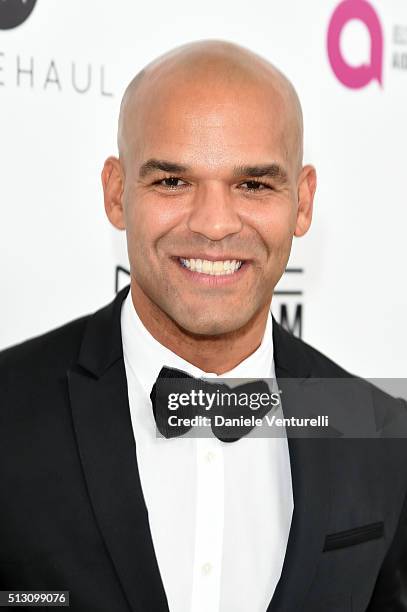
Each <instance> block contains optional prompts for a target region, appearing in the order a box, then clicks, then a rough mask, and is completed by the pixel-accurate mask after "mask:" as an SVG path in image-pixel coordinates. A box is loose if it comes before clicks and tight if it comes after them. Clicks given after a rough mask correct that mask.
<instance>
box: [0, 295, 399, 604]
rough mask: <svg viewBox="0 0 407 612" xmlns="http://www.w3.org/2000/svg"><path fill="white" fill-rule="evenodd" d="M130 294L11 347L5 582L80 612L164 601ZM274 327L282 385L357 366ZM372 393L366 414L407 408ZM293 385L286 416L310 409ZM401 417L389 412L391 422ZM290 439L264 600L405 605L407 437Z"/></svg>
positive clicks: (2, 522)
mask: <svg viewBox="0 0 407 612" xmlns="http://www.w3.org/2000/svg"><path fill="white" fill-rule="evenodd" d="M127 292H128V287H126V288H125V289H124V290H122V291H121V292H120V293H119V294H118V295H117V296H116V298H115V300H114V301H113V302H112V303H111V304H110V305H108V306H107V307H105V308H102V309H101V310H99V311H98V312H96V313H95V314H93V315H91V316H86V317H83V318H81V319H79V320H76V321H73V322H70V323H68V324H67V325H65V326H64V327H61V328H60V329H57V330H55V331H52V332H49V333H47V334H45V335H43V336H40V337H38V338H35V339H32V340H29V341H27V342H24V343H22V344H20V345H18V346H15V347H12V348H10V349H7V350H5V351H3V352H2V353H0V486H1V493H0V590H48V591H50V590H51V591H52V590H56V589H57V590H68V591H70V609H71V610H72V611H75V612H77V611H81V612H130V611H131V612H166V611H168V604H167V600H166V595H165V591H164V588H163V584H162V581H161V577H160V573H159V569H158V565H157V561H156V558H155V554H154V548H153V544H152V540H151V534H150V530H149V524H148V514H147V510H146V506H145V503H144V499H143V494H142V489H141V486H140V479H139V474H138V468H137V459H136V448H135V441H134V437H133V431H132V426H131V420H130V412H129V404H128V396H127V381H126V375H125V369H124V362H123V354H122V344H121V330H120V310H121V305H122V302H123V299H124V298H125V296H126V295H127ZM273 326H274V327H273V339H274V351H275V354H274V358H275V368H276V376H277V379H278V381H279V383H280V387H281V386H283V387H284V381H285V379H288V378H294V379H297V380H298V381H299V384H300V385H301V389H302V391H301V393H306V392H307V389H312V390H313V391H312V392H315V389H316V388H317V387H315V385H316V384H319V383H318V382H315V379H316V378H319V377H321V378H327V377H330V378H333V379H340V378H342V377H346V376H350V375H349V374H347V373H346V372H344V370H342V369H340V368H339V367H338V366H337V365H335V364H334V363H333V362H331V361H330V360H329V359H327V358H326V357H324V356H323V355H321V354H320V353H319V352H318V351H316V350H315V349H313V348H311V347H310V346H308V345H307V344H305V343H304V342H302V341H301V340H299V339H297V338H295V337H293V336H292V335H291V334H289V333H288V332H286V331H285V330H284V329H283V328H282V327H281V326H280V325H279V324H278V323H277V322H276V321H275V320H274V321H273ZM355 380H356V381H358V380H359V379H355ZM313 381H314V382H313ZM357 385H359V386H360V389H363V390H364V391H365V390H366V389H365V387H366V385H368V383H365V382H364V381H360V382H357ZM358 389H359V387H357V391H358ZM368 389H369V393H367V394H366V393H361V395H360V397H369V398H370V399H369V400H363V401H362V400H358V401H357V402H356V403H355V404H356V409H358V407H359V406H361V405H362V404H364V405H363V406H361V407H363V408H364V409H366V407H367V409H368V411H370V413H371V414H373V415H374V419H375V422H376V424H378V425H379V426H380V429H381V430H384V431H385V430H386V423H388V421H389V419H388V418H387V414H388V410H390V411H391V410H392V409H394V408H397V410H398V413H400V412H403V411H405V410H406V405H405V403H404V402H403V401H402V400H395V399H393V398H390V397H389V396H388V395H386V394H385V393H383V392H381V391H379V390H378V389H376V388H375V387H373V386H370V385H369V386H368ZM304 390H305V391H304ZM290 393H291V391H290V389H288V390H287V395H286V396H285V398H284V400H283V410H284V413H285V414H293V413H294V412H295V411H297V412H298V411H299V412H301V407H300V406H299V403H298V401H295V402H294V401H290ZM332 393H333V392H332ZM357 395H358V392H357ZM297 399H298V398H297ZM333 400H334V401H335V402H336V403H337V400H338V398H333ZM390 420H391V419H390ZM379 421H380V423H379ZM393 421H394V419H393ZM401 427H402V424H401V422H400V423H399V424H397V426H396V428H394V422H393V430H392V431H393V433H394V431H396V430H397V431H399V430H400V428H401ZM288 435H289V438H288V442H289V452H290V461H291V471H292V482H293V495H294V513H293V519H292V525H291V530H290V534H289V540H288V546H287V551H286V555H285V560H284V566H283V570H282V574H281V578H280V581H279V583H278V585H277V588H276V591H275V593H274V596H273V598H272V601H271V602H270V604H269V606H268V608H267V611H268V612H298V611H307V612H318V611H320V612H322V611H323V612H362V611H365V610H368V611H369V612H379V611H380V612H391V611H394V612H396V611H398V612H399V611H403V610H404V611H406V610H407V603H406V601H405V599H403V585H404V584H405V582H406V575H405V569H406V559H405V556H406V553H405V551H406V549H407V533H406V531H407V529H406V525H407V502H405V495H406V490H407V448H406V446H407V442H406V440H405V438H404V437H403V436H402V435H401V436H400V437H399V438H398V439H396V438H395V437H394V436H393V435H392V436H391V437H386V436H385V435H382V434H380V437H379V438H378V439H360V438H359V439H344V438H343V437H335V436H334V437H332V438H330V437H327V438H323V439H313V438H311V439H304V438H300V437H297V436H291V435H290V432H288ZM260 503H261V499H259V504H260ZM242 529H244V525H242ZM236 554H237V555H238V554H239V547H238V543H236ZM236 588H237V589H244V588H245V585H244V584H239V585H236ZM47 609H48V608H47ZM223 612H233V610H227V611H223ZM248 612H250V611H249V610H248Z"/></svg>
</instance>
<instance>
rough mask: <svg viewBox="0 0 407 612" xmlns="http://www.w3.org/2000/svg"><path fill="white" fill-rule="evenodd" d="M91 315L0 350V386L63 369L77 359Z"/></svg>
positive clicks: (63, 370)
mask: <svg viewBox="0 0 407 612" xmlns="http://www.w3.org/2000/svg"><path fill="white" fill-rule="evenodd" d="M89 317H90V315H87V316H84V317H81V318H78V319H75V320H73V321H69V322H68V323H65V324H64V325H62V326H60V327H58V328H56V329H53V330H51V331H48V332H46V333H44V334H41V335H39V336H36V337H34V338H30V339H29V340H25V341H24V342H21V343H19V344H16V345H14V346H11V347H9V348H7V349H4V350H2V351H0V389H1V388H2V389H5V388H7V387H10V386H11V385H13V386H14V385H16V384H20V383H21V384H24V382H26V383H27V384H28V383H29V382H30V380H32V381H35V380H39V379H41V380H42V379H44V377H46V378H48V379H49V378H50V377H52V376H53V375H55V374H58V373H59V372H60V373H64V372H66V370H67V368H69V367H71V366H72V365H73V364H74V363H75V362H76V360H77V357H78V354H79V349H80V346H81V341H82V337H83V332H84V329H85V326H86V324H87V321H88V319H89Z"/></svg>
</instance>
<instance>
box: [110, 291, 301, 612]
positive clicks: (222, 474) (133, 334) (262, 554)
mask: <svg viewBox="0 0 407 612" xmlns="http://www.w3.org/2000/svg"><path fill="white" fill-rule="evenodd" d="M121 329H122V341H123V352H124V363H125V368H126V377H127V385H128V395H129V404H130V413H131V421H132V427H133V432H134V438H135V443H136V453H137V461H138V469H139V473H140V480H141V486H142V490H143V495H144V499H145V503H146V507H147V510H148V517H149V524H150V531H151V536H152V541H153V545H154V550H155V554H156V558H157V563H158V567H159V570H160V573H161V579H162V582H163V585H164V589H165V592H166V595H167V599H168V605H169V609H170V612H231V611H233V612H248V611H250V612H265V611H266V609H267V606H268V604H269V602H270V600H271V598H272V596H273V593H274V590H275V587H276V585H277V582H278V580H279V577H280V574H281V569H282V565H283V561H284V556H285V552H286V547H287V541H288V534H289V530H290V525H291V517H292V512H293V507H294V504H293V494H292V483H291V470H290V458H289V452H288V444H287V438H286V437H285V436H283V437H281V436H280V437H262V438H257V437H253V436H252V435H251V434H253V432H254V430H253V431H252V432H250V434H249V435H248V436H245V437H243V438H241V439H240V440H237V441H235V442H221V441H220V440H218V439H217V438H216V437H215V436H213V435H212V436H210V437H207V438H199V437H183V436H180V437H178V438H171V439H166V438H162V437H157V433H156V426H155V421H154V415H153V412H152V407H151V402H150V391H151V388H152V386H153V384H154V382H155V380H156V378H157V376H158V373H159V371H160V370H161V368H162V367H163V366H164V365H166V366H168V367H171V368H178V369H181V370H184V371H185V372H187V373H188V374H190V375H192V376H196V377H206V378H208V377H210V378H217V375H216V374H214V373H210V372H209V373H208V372H203V371H202V370H200V369H199V368H197V367H196V366H194V365H192V364H191V363H188V362H187V361H185V360H184V359H182V358H181V357H179V356H178V355H176V354H175V353H173V352H172V351H170V350H169V349H167V348H166V347H164V346H163V345H161V344H160V343H159V342H158V341H157V340H155V338H153V336H152V335H151V334H150V333H149V332H148V331H147V329H146V328H145V327H144V325H143V323H142V322H141V320H140V318H139V317H138V315H137V312H136V310H135V308H134V305H133V301H132V298H131V292H129V294H128V296H127V297H126V299H125V301H124V303H123V307H122V313H121ZM219 378H275V373H274V360H273V335H272V318H271V314H270V315H269V317H268V320H267V325H266V330H265V334H264V337H263V340H262V343H261V344H260V346H259V347H258V349H257V350H256V351H255V352H254V353H253V354H252V355H250V356H249V357H247V359H245V360H244V361H242V362H241V363H240V364H238V365H237V366H236V367H235V368H233V370H230V371H229V372H227V373H225V374H222V375H220V376H219ZM134 554H137V551H134Z"/></svg>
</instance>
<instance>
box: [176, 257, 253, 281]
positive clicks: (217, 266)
mask: <svg viewBox="0 0 407 612" xmlns="http://www.w3.org/2000/svg"><path fill="white" fill-rule="evenodd" d="M180 262H181V264H182V265H183V266H184V268H188V269H189V270H191V271H193V272H200V273H201V274H210V275H211V276H220V275H225V274H234V272H237V270H239V268H240V266H241V265H242V262H241V261H240V260H238V259H232V260H229V259H227V260H225V261H224V260H218V261H209V260H208V259H183V258H182V257H180Z"/></svg>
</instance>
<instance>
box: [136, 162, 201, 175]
mask: <svg viewBox="0 0 407 612" xmlns="http://www.w3.org/2000/svg"><path fill="white" fill-rule="evenodd" d="M156 170H162V171H163V172H172V173H176V172H187V170H189V168H188V166H183V165H182V164H176V163H174V162H170V161H165V160H164V159H149V160H147V161H146V162H145V163H144V164H143V165H142V166H141V167H140V171H139V176H140V178H144V177H145V176H147V175H148V174H152V173H153V172H155V171H156Z"/></svg>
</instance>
